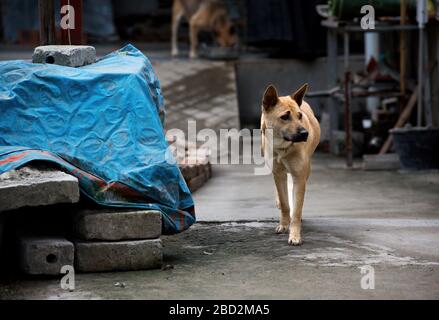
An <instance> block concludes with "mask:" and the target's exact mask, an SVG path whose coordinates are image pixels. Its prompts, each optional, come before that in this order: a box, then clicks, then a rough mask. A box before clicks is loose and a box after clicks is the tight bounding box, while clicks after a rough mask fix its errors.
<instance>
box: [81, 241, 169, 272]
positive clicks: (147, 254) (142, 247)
mask: <svg viewBox="0 0 439 320" xmlns="http://www.w3.org/2000/svg"><path fill="white" fill-rule="evenodd" d="M162 259H163V249H162V242H161V240H160V239H155V240H139V241H119V242H76V243H75V270H77V271H79V272H103V271H126V270H142V269H155V268H160V267H161V266H162Z"/></svg>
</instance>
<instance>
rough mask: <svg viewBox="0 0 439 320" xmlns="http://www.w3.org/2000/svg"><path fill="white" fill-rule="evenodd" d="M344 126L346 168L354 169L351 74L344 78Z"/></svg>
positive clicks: (346, 73)
mask: <svg viewBox="0 0 439 320" xmlns="http://www.w3.org/2000/svg"><path fill="white" fill-rule="evenodd" d="M344 87H345V92H344V125H345V145H346V166H347V167H348V168H352V165H353V155H352V119H351V118H352V114H351V105H350V104H351V73H350V72H349V71H346V72H345V78H344Z"/></svg>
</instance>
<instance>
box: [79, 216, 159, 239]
mask: <svg viewBox="0 0 439 320" xmlns="http://www.w3.org/2000/svg"><path fill="white" fill-rule="evenodd" d="M73 224H74V230H75V236H76V237H77V238H79V239H81V240H104V241H117V240H134V239H155V238H158V237H160V235H161V233H162V214H161V213H160V212H159V211H150V210H136V211H133V210H129V211H127V210H114V209H102V210H83V211H79V212H77V213H75V214H74V218H73Z"/></svg>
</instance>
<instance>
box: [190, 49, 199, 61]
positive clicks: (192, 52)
mask: <svg viewBox="0 0 439 320" xmlns="http://www.w3.org/2000/svg"><path fill="white" fill-rule="evenodd" d="M189 58H191V59H196V58H198V54H197V53H196V52H194V51H191V52H189Z"/></svg>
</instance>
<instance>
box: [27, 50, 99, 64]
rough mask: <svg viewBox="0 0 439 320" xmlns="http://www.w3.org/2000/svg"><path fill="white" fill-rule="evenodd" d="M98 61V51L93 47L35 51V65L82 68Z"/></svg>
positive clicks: (33, 57)
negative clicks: (44, 64) (47, 64)
mask: <svg viewBox="0 0 439 320" xmlns="http://www.w3.org/2000/svg"><path fill="white" fill-rule="evenodd" d="M95 61H96V49H95V48H94V47H91V46H41V47H37V48H35V50H34V54H33V56H32V62H33V63H50V64H57V65H60V66H68V67H81V66H85V65H88V64H92V63H94V62H95Z"/></svg>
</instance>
